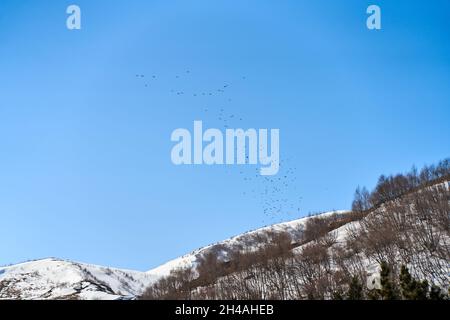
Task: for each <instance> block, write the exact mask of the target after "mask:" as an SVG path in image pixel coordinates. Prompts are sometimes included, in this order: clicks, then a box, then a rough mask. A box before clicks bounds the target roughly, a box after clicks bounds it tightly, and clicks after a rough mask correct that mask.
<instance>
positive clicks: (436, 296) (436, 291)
mask: <svg viewBox="0 0 450 320" xmlns="http://www.w3.org/2000/svg"><path fill="white" fill-rule="evenodd" d="M444 299H445V294H444V293H443V292H442V290H441V288H440V287H438V286H437V285H432V286H431V289H430V300H444Z"/></svg>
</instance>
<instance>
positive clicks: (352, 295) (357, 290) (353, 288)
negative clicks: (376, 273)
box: [347, 276, 364, 300]
mask: <svg viewBox="0 0 450 320" xmlns="http://www.w3.org/2000/svg"><path fill="white" fill-rule="evenodd" d="M347 299H348V300H363V299H364V295H363V286H362V284H361V283H360V282H359V280H358V277H356V276H354V277H353V278H352V281H351V282H350V286H349V288H348V292H347Z"/></svg>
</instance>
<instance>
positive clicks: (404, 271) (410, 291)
mask: <svg viewBox="0 0 450 320" xmlns="http://www.w3.org/2000/svg"><path fill="white" fill-rule="evenodd" d="M400 288H401V290H402V296H403V299H406V300H412V299H413V296H414V291H415V289H416V288H415V281H414V279H413V278H412V277H411V274H410V273H409V270H408V268H407V267H406V266H404V265H402V267H401V269H400Z"/></svg>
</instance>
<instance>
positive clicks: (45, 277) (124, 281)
mask: <svg viewBox="0 0 450 320" xmlns="http://www.w3.org/2000/svg"><path fill="white" fill-rule="evenodd" d="M345 212H346V211H333V212H327V213H323V214H321V215H331V214H344V213H345ZM308 219H309V217H306V218H301V219H298V220H293V221H289V222H283V223H279V224H275V225H272V226H268V227H263V228H260V229H256V230H253V231H250V232H246V233H243V234H241V235H238V236H235V237H232V238H229V239H227V240H224V241H221V242H217V243H215V244H212V245H209V246H206V247H203V248H200V249H197V250H195V251H193V252H191V253H190V254H187V255H184V256H182V257H179V258H176V259H174V260H172V261H169V262H167V263H165V264H163V265H161V266H159V267H157V268H154V269H152V270H150V271H147V272H140V271H132V270H121V269H115V268H108V267H102V266H96V265H90V264H85V263H78V262H73V261H67V260H61V259H56V258H49V259H43V260H36V261H30V262H25V263H21V264H16V265H12V266H7V267H0V299H88V300H92V299H102V300H114V299H131V298H133V297H136V296H138V295H140V294H141V293H142V292H143V291H144V290H145V288H146V287H148V286H149V285H150V284H151V283H153V282H155V281H156V280H158V279H160V278H161V277H164V276H167V275H169V274H170V272H171V271H172V270H176V269H185V268H191V269H193V270H195V267H196V266H197V265H198V263H199V261H200V259H201V258H202V257H203V256H204V255H205V254H207V253H210V252H214V253H215V254H217V256H218V258H219V259H224V260H225V259H227V251H228V250H227V249H232V248H234V249H235V248H245V250H252V249H256V248H258V247H260V246H262V245H264V244H265V242H264V241H261V240H259V241H256V242H255V241H254V239H255V237H258V236H260V237H263V236H264V235H265V234H267V233H269V232H271V231H275V232H277V231H286V232H289V233H290V234H291V236H292V239H293V241H294V242H295V241H298V240H300V237H301V233H302V230H303V228H304V225H305V223H306V221H307V220H308Z"/></svg>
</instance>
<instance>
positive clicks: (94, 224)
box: [0, 0, 450, 270]
mask: <svg viewBox="0 0 450 320" xmlns="http://www.w3.org/2000/svg"><path fill="white" fill-rule="evenodd" d="M73 3H75V4H77V5H79V6H80V7H81V11H82V29H81V30H75V31H69V30H68V29H67V28H66V18H67V14H66V12H65V11H66V8H67V6H68V5H70V4H73ZM373 3H375V4H378V5H379V6H380V7H381V10H382V30H380V31H370V30H368V29H367V28H366V18H367V15H366V8H367V7H368V5H369V4H373ZM449 39H450V2H449V1H448V0H435V1H425V0H422V1H411V0H408V1H406V0H396V1H381V0H374V1H371V2H369V1H362V0H347V1H317V0H314V1H312V0H310V1H299V0H291V1H287V0H286V1H265V0H248V1H237V0H236V1H232V0H226V1H223V0H216V1H210V0H202V1H199V0H191V1H181V0H180V1H168V0H159V1H153V0H145V1H144V0H142V1H137V0H127V1H107V0H95V1H92V0H89V1H88V0H73V1H62V0H58V1H55V0H46V1H44V0H14V1H12V0H2V1H0V264H7V263H17V262H20V261H23V260H27V259H36V258H44V257H50V256H54V257H61V258H67V259H72V260H78V261H84V262H90V263H95V264H103V265H111V266H116V267H124V268H134V269H139V270H148V269H150V268H152V267H155V266H157V265H159V264H161V263H163V262H165V261H166V260H169V259H172V258H175V257H177V256H179V255H182V254H184V253H187V252H189V251H191V250H193V249H195V248H197V247H200V246H203V245H206V244H209V243H211V242H215V241H219V240H222V239H224V238H227V237H229V236H232V235H235V234H239V233H241V232H244V231H247V230H249V229H254V228H257V227H260V226H263V225H265V224H270V223H273V222H276V221H281V220H287V219H293V218H296V217H301V216H304V215H307V214H308V213H309V212H317V211H325V210H330V209H347V208H349V207H350V204H351V200H352V197H353V192H354V189H355V188H356V186H358V185H366V186H368V187H373V185H374V184H375V183H376V180H377V177H378V176H379V175H380V174H382V173H386V174H389V173H397V172H402V171H406V170H408V169H409V168H410V167H411V166H412V165H413V164H416V165H417V166H419V167H420V166H422V165H424V164H430V163H434V162H436V161H438V160H440V159H443V158H445V157H448V156H449V155H450V143H449V141H450V126H449V120H450V41H449ZM136 75H139V77H136ZM141 75H144V77H141ZM219 89H220V90H222V91H223V92H222V91H219ZM181 92H182V93H183V94H181ZM203 93H204V95H203ZM210 93H211V94H210ZM224 119H226V121H225V120H224ZM241 119H242V120H241ZM194 120H202V121H203V123H204V126H205V127H214V128H220V129H224V126H225V125H228V126H230V127H232V128H236V127H243V128H279V129H280V153H281V161H282V167H281V169H280V172H279V173H278V175H277V176H275V177H272V178H270V179H265V178H261V177H257V176H256V175H255V170H256V167H255V166H243V167H242V166H239V167H238V166H232V167H224V166H212V167H209V166H174V165H173V164H172V162H171V160H170V150H171V148H172V146H173V145H174V144H173V143H172V142H171V141H170V135H171V132H172V131H173V130H174V129H176V128H189V129H190V130H192V129H191V128H192V125H193V121H194Z"/></svg>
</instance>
